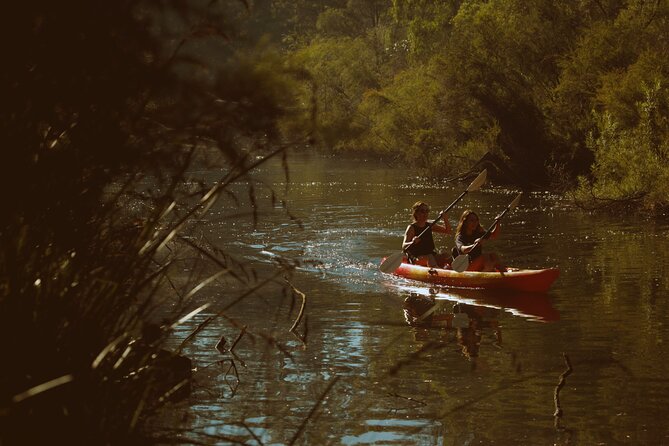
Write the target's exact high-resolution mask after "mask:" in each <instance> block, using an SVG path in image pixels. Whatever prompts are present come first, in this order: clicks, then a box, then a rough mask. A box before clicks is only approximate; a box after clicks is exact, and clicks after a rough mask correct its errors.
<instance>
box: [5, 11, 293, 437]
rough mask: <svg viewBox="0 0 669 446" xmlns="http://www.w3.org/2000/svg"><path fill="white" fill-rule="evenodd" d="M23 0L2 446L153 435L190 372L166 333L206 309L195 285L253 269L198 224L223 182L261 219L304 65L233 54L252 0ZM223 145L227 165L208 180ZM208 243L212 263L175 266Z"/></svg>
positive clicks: (10, 51)
mask: <svg viewBox="0 0 669 446" xmlns="http://www.w3.org/2000/svg"><path fill="white" fill-rule="evenodd" d="M200 5H201V6H200ZM12 8H13V10H12V11H10V12H11V13H7V14H4V19H3V20H2V25H3V26H2V27H0V33H1V34H2V35H0V42H2V43H0V45H1V46H2V50H3V54H4V55H6V57H7V58H8V59H9V62H10V63H8V64H5V66H6V67H7V68H6V69H4V70H3V72H2V73H1V74H0V79H1V82H0V96H1V97H2V98H3V100H2V101H1V102H0V141H1V143H2V145H3V147H2V151H1V152H0V166H1V168H2V175H0V194H1V200H0V203H1V205H2V212H1V213H0V351H1V352H2V356H3V358H2V364H3V367H2V369H3V370H2V373H1V374H0V444H38V443H46V442H49V443H53V442H56V441H66V442H67V443H69V444H98V443H99V444H117V443H123V444H128V443H133V442H145V441H146V439H147V435H148V433H147V432H146V431H145V430H144V424H143V422H144V420H146V418H147V416H149V415H151V414H152V413H155V411H156V410H158V409H159V408H160V407H161V405H163V404H164V403H165V401H167V400H169V399H170V398H171V397H174V396H175V395H177V394H179V393H180V392H184V391H186V390H187V388H188V386H189V373H190V364H189V361H188V360H187V358H182V357H180V356H178V355H175V354H172V353H169V352H167V351H165V350H164V349H163V345H164V342H165V339H166V338H167V336H169V334H170V331H171V329H172V328H173V327H174V326H175V324H177V323H179V321H180V320H182V319H183V318H184V317H185V316H187V315H189V314H190V315H192V314H194V313H195V312H197V311H199V310H201V309H202V307H199V308H198V307H197V306H196V305H195V304H194V303H193V302H192V299H191V298H192V296H193V295H194V294H195V293H196V292H197V291H198V290H199V289H200V288H201V285H206V284H209V283H212V282H213V281H214V280H216V279H217V278H219V277H221V276H223V275H228V276H229V277H232V278H233V280H236V281H239V282H240V283H242V284H248V282H252V281H253V276H252V275H248V276H245V275H243V274H235V271H239V268H242V267H243V265H238V264H235V263H234V261H233V260H232V257H231V256H229V255H228V254H227V252H226V249H225V247H215V248H216V249H211V247H210V249H208V248H207V247H204V246H200V245H197V244H194V243H192V241H189V239H188V238H184V237H182V235H183V234H184V233H187V231H189V230H190V229H191V228H192V225H193V224H194V223H195V222H196V220H197V219H198V218H199V217H201V216H202V215H203V214H204V213H206V211H207V210H208V209H209V207H210V206H211V205H213V203H214V202H215V201H216V200H217V199H218V198H219V197H221V196H225V197H227V198H228V199H230V200H232V201H233V202H234V201H235V200H237V202H238V203H243V202H246V203H247V204H246V205H240V206H247V208H246V212H248V214H249V215H251V216H255V215H256V213H257V208H258V203H257V201H256V200H255V192H254V189H253V184H254V182H253V180H252V177H251V174H252V172H253V168H254V167H255V166H257V165H258V164H259V163H262V162H264V161H265V160H267V159H269V158H271V157H275V156H285V150H286V148H287V147H288V146H289V145H288V144H286V143H285V141H284V142H281V141H282V135H281V131H280V125H279V122H280V120H281V119H283V118H285V117H286V115H287V114H289V111H290V113H301V111H300V110H299V107H295V106H294V104H292V103H291V102H290V101H291V95H290V91H291V85H290V80H291V78H292V77H293V76H294V74H295V73H288V72H287V71H286V70H285V69H284V68H282V67H281V66H280V65H279V64H278V60H276V59H273V58H271V57H266V56H267V54H266V53H263V54H260V55H258V58H257V59H251V58H250V57H248V56H246V57H245V58H244V59H240V58H238V57H236V56H235V48H234V45H233V44H232V43H231V41H230V38H229V36H230V35H231V34H232V33H233V29H232V28H230V26H229V25H228V24H226V23H229V19H230V17H233V18H234V17H241V14H243V13H245V11H244V10H243V8H244V2H237V3H235V2H232V3H229V4H225V3H223V4H221V3H211V4H206V3H204V2H203V3H202V4H200V3H198V2H173V3H172V4H171V5H170V6H169V7H168V6H163V5H160V4H151V5H148V4H144V3H142V2H135V1H119V2H102V1H92V2H91V1H83V0H81V1H77V0H70V1H66V2H57V3H53V2H46V1H33V2H30V1H29V2H26V3H22V4H20V5H13V7H12ZM240 8H241V9H240ZM224 18H225V20H224ZM224 24H225V25H224ZM222 25H224V26H225V28H221V26H222ZM222 36H224V37H225V38H223V37H222ZM212 55H215V57H212ZM258 60H262V64H260V63H256V61H258ZM212 153H214V154H215V155H216V156H215V157H214V159H215V161H216V163H217V164H216V168H218V169H219V170H220V173H221V174H220V178H219V179H218V180H217V181H214V182H210V183H207V182H206V181H204V180H202V179H194V178H192V176H191V175H190V174H189V173H188V172H189V169H190V168H191V167H192V166H193V165H194V163H198V165H203V163H206V162H207V160H208V159H211V158H212V157H211V155H212ZM207 167H208V168H213V166H212V165H211V164H209V165H207ZM239 181H244V182H246V183H247V184H250V186H249V189H248V190H247V198H246V200H240V199H239V198H238V197H237V196H236V195H235V193H234V192H233V191H232V189H231V185H233V184H235V183H236V182H239ZM194 253H197V254H198V255H197V257H202V258H204V259H205V260H206V265H199V264H191V266H192V268H193V269H194V270H196V271H197V273H196V274H193V275H188V276H183V275H179V274H177V273H176V272H177V269H176V268H175V266H176V265H180V264H181V263H183V262H191V263H192V262H193V260H192V259H193V258H194V257H196V256H194V255H193V254H194ZM284 267H288V268H289V267H290V266H289V265H284ZM167 303H168V304H169V305H167Z"/></svg>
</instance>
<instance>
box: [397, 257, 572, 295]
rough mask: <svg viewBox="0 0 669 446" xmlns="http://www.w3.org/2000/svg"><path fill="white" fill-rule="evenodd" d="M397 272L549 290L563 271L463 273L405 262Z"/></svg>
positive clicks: (453, 283)
mask: <svg viewBox="0 0 669 446" xmlns="http://www.w3.org/2000/svg"><path fill="white" fill-rule="evenodd" d="M393 274H395V275H396V276H400V277H404V278H406V279H411V280H418V281H421V282H427V283H433V284H435V285H444V286H448V287H455V288H478V289H486V290H514V291H528V292H546V291H548V289H549V288H550V287H551V285H552V284H553V282H555V280H556V279H557V278H558V276H559V275H560V270H559V269H558V268H545V269H521V268H507V271H504V272H499V271H493V272H481V271H464V272H461V273H459V272H457V271H453V270H451V269H442V268H433V267H428V266H422V265H413V264H410V263H402V264H401V265H400V266H399V267H398V268H397V269H396V270H395V271H394V272H393Z"/></svg>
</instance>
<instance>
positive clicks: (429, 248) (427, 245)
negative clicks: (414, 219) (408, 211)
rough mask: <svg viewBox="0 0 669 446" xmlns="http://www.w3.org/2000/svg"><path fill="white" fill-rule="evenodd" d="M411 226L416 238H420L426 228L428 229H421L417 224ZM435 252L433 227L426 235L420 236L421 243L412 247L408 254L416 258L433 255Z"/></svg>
mask: <svg viewBox="0 0 669 446" xmlns="http://www.w3.org/2000/svg"><path fill="white" fill-rule="evenodd" d="M411 226H412V227H413V233H414V237H418V236H419V235H420V234H421V233H422V232H423V231H425V228H427V227H428V226H427V225H425V226H423V227H422V228H420V227H418V225H417V224H416V223H412V224H411ZM434 250H435V246H434V239H433V238H432V227H430V228H429V229H428V230H427V231H425V234H423V235H420V243H416V244H415V245H411V246H410V247H409V248H407V252H408V253H409V254H411V255H412V256H414V257H418V256H425V255H428V254H433V253H434Z"/></svg>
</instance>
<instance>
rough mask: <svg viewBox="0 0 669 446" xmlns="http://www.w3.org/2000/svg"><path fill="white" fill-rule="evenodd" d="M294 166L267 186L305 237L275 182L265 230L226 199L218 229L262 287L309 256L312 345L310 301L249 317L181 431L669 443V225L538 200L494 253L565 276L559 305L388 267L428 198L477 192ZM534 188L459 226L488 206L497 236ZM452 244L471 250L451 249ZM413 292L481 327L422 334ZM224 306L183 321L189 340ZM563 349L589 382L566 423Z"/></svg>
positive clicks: (276, 303)
mask: <svg viewBox="0 0 669 446" xmlns="http://www.w3.org/2000/svg"><path fill="white" fill-rule="evenodd" d="M278 164H279V163H272V164H271V165H267V166H263V167H262V170H261V172H260V177H261V178H262V179H263V181H264V182H265V184H267V185H269V186H271V187H273V188H275V189H276V191H278V192H280V193H284V194H285V198H286V199H287V202H288V206H289V212H290V213H291V214H292V215H294V216H295V217H297V218H299V219H300V220H301V222H302V225H303V226H302V228H300V227H299V226H298V224H296V223H294V222H292V221H291V220H290V219H289V218H288V217H287V216H286V214H285V213H284V212H283V210H282V209H281V207H280V206H274V207H272V205H271V204H269V202H270V200H269V192H268V191H267V190H265V189H263V188H261V187H256V191H257V194H258V198H257V199H258V202H259V203H260V210H261V212H260V213H259V220H258V223H257V225H255V226H254V224H253V220H252V218H251V217H250V216H248V217H245V218H242V219H239V218H237V219H235V220H229V219H226V218H225V215H226V212H227V211H229V209H232V208H233V207H234V206H233V205H232V204H231V203H228V202H226V201H225V200H223V199H222V200H221V202H220V203H219V204H218V205H217V206H218V207H215V208H213V209H212V210H211V213H210V215H209V216H208V217H207V219H206V221H205V225H204V228H203V229H202V231H203V236H204V237H206V238H207V240H209V241H212V242H215V243H216V244H218V245H220V246H221V247H224V248H225V249H227V250H228V252H232V253H234V254H235V255H237V256H238V257H239V258H241V259H246V260H252V261H254V262H255V263H256V267H257V270H258V272H259V275H260V277H262V276H263V274H265V275H266V274H268V273H269V271H271V267H272V265H274V263H275V262H276V260H277V259H278V258H287V259H293V260H299V261H300V262H301V263H300V267H299V268H298V270H297V272H296V274H295V275H294V276H293V277H292V278H291V279H290V280H291V283H292V284H293V285H294V286H295V287H296V288H298V289H299V290H301V291H302V292H304V293H305V295H306V296H307V306H306V318H305V320H304V321H303V323H302V325H301V326H300V327H299V330H298V331H299V332H300V333H301V334H306V343H303V342H302V341H301V340H300V339H299V338H298V337H297V336H296V335H294V334H292V333H290V332H289V331H288V329H289V328H290V326H291V325H292V323H293V321H294V319H295V318H296V316H297V312H298V310H299V302H297V301H296V302H291V299H290V297H289V296H285V295H284V294H282V293H281V292H280V290H279V289H278V287H267V288H263V289H262V290H261V291H259V292H257V293H255V294H254V295H253V296H251V297H249V298H248V299H245V300H244V301H242V302H240V303H239V304H237V305H235V306H234V307H233V308H232V309H231V310H230V311H229V312H228V313H226V316H227V318H221V319H219V320H217V321H216V323H215V324H212V325H210V326H209V327H208V328H207V329H206V330H204V331H203V332H202V333H200V335H199V337H198V339H197V341H196V342H193V343H191V344H189V345H188V346H187V349H186V351H185V353H186V354H187V355H189V356H190V357H191V358H193V360H194V363H195V364H196V366H197V368H198V371H197V372H196V374H195V383H194V392H193V394H192V396H191V397H190V399H189V401H188V403H187V404H189V405H190V408H189V410H188V416H187V417H186V418H185V421H184V420H181V421H180V422H181V423H182V424H185V425H186V426H187V428H188V429H192V431H194V432H200V433H202V432H205V433H206V434H207V435H209V436H210V440H211V442H212V443H216V442H218V443H220V444H226V443H228V442H234V441H239V442H240V443H244V444H265V445H267V444H289V443H290V442H291V441H292V439H293V438H294V437H295V436H296V435H297V439H296V441H295V444H345V445H367V444H407V445H414V444H415V445H491V444H495V445H498V444H499V445H506V444H509V445H521V444H522V445H524V444H528V445H534V444H537V445H548V444H558V445H567V444H583V445H619V444H634V445H636V444H644V445H645V444H648V445H661V444H669V428H668V427H667V426H668V425H667V422H666V420H667V419H669V374H668V372H669V370H668V369H669V361H667V360H666V359H665V358H666V356H667V353H669V352H668V349H669V347H668V341H669V325H668V321H669V305H668V302H667V297H668V295H669V293H668V291H669V280H668V279H667V276H666V275H665V274H664V271H666V270H667V268H668V267H669V239H668V237H667V234H668V233H669V232H668V231H669V226H668V225H667V224H665V223H657V222H647V221H643V220H638V219H634V218H631V217H615V218H614V217H606V216H601V215H596V216H595V215H590V214H588V213H585V212H582V211H579V210H576V209H571V208H570V207H569V206H568V205H567V204H566V203H564V202H562V201H560V200H559V199H558V198H556V197H555V196H553V195H551V194H548V193H531V194H526V196H524V197H523V200H522V201H521V205H520V206H519V208H518V209H516V210H515V211H514V212H513V213H509V214H508V215H507V216H506V217H505V218H504V220H503V226H502V234H501V236H500V238H499V239H498V240H497V241H494V242H491V243H489V244H487V245H486V249H487V250H495V251H497V252H499V253H501V254H502V255H503V257H504V258H505V259H506V261H507V262H508V264H510V265H513V266H518V267H528V268H539V267H548V266H558V267H559V268H560V269H561V276H560V278H559V279H558V281H557V282H556V283H555V285H554V287H553V288H552V290H551V291H550V292H549V293H547V294H539V295H536V294H534V295H532V294H518V293H516V294H512V295H509V294H507V295H498V294H494V293H485V292H481V291H464V290H454V289H447V288H434V287H432V288H430V287H428V286H426V285H425V284H421V283H418V282H412V281H408V280H403V279H399V278H396V277H393V276H388V275H384V274H382V273H380V272H379V270H378V264H379V262H380V260H381V258H382V257H385V256H388V255H390V254H392V253H394V252H397V250H398V249H399V245H400V241H401V237H402V234H403V233H404V229H405V228H406V225H407V224H408V223H409V208H410V206H411V205H412V204H413V202H415V201H416V200H425V201H427V202H428V203H429V204H430V205H431V207H432V211H431V216H432V217H434V216H435V215H436V214H437V213H438V212H439V210H441V209H443V208H445V207H446V206H447V205H448V204H450V203H451V201H453V200H454V199H455V198H456V197H457V196H458V195H459V194H460V193H461V192H462V190H464V188H466V186H467V184H449V183H446V182H444V181H428V180H425V179H419V178H414V177H411V176H409V175H408V174H407V172H406V171H404V170H402V169H399V168H395V169H392V168H389V167H388V166H385V165H384V164H381V163H377V162H372V161H366V162H364V161H360V160H356V161H350V160H342V159H334V158H322V157H316V156H312V157H308V156H302V155H301V156H293V157H292V161H291V170H290V180H291V182H290V185H289V189H288V191H287V192H285V191H286V179H285V177H284V175H283V172H282V170H281V167H280V166H279V165H278ZM217 176H219V174H218V173H216V172H212V173H211V177H212V178H216V177H217ZM241 191H243V189H241V188H240V195H243V192H241ZM516 193H517V191H512V190H505V189H502V188H499V187H491V186H490V185H489V184H488V185H485V186H484V187H483V188H482V190H481V191H478V192H472V193H471V194H468V195H467V196H466V197H465V198H464V199H463V200H462V201H461V202H460V204H458V205H457V206H456V207H455V208H454V209H453V211H452V212H451V213H450V215H449V216H448V218H449V221H450V222H451V225H452V226H455V224H456V223H457V218H458V216H459V215H460V213H461V212H462V211H463V210H464V209H466V208H473V209H475V210H477V211H478V213H479V215H480V217H481V221H482V223H483V225H484V226H486V225H487V224H489V222H490V221H491V220H492V219H493V218H494V216H495V215H497V214H498V213H499V212H500V211H501V210H502V209H503V208H504V207H505V206H506V205H508V203H509V202H510V201H511V200H512V199H513V198H514V196H515V194H516ZM435 239H436V242H437V245H438V247H440V248H444V249H450V247H451V246H452V237H450V236H449V237H444V236H442V235H440V234H437V235H435ZM651 259H652V261H650V260H651ZM232 289H233V288H232V287H231V286H230V284H229V283H225V282H217V283H216V284H215V285H213V286H211V287H210V288H209V289H208V290H207V291H206V292H202V293H201V294H200V295H198V297H197V298H198V299H201V300H202V302H205V301H206V300H208V299H211V298H214V299H215V302H216V305H219V306H220V307H222V306H224V305H225V304H227V303H229V302H230V301H231V300H232V299H234V297H235V295H234V294H232V293H231V290H232ZM410 296H414V297H416V296H423V297H428V296H432V297H434V298H435V299H436V301H437V302H438V303H439V305H440V307H439V309H438V310H437V312H435V314H437V315H438V314H441V315H444V316H447V315H449V314H452V313H453V311H454V307H455V308H456V309H459V310H462V309H466V310H467V312H468V313H469V314H471V315H476V317H477V318H479V320H480V323H479V326H478V328H477V329H475V330H472V329H469V328H457V329H456V328H417V327H411V326H409V325H408V323H407V321H406V316H405V312H404V307H403V303H404V301H405V299H407V298H408V297H410ZM216 305H214V306H212V308H210V310H208V311H209V312H208V313H207V312H205V313H202V314H200V315H198V316H197V317H195V318H193V319H192V320H190V321H188V322H187V323H186V324H184V325H183V326H180V327H179V328H178V330H177V332H176V333H175V342H178V341H179V340H181V339H183V338H185V337H186V336H187V335H188V334H189V333H190V332H191V331H193V330H194V329H195V328H196V327H197V325H198V324H199V323H201V322H202V321H203V320H205V318H206V317H208V316H210V315H212V314H214V313H215V312H216V311H217V308H216ZM220 307H219V308H220ZM472 317H474V316H472ZM242 326H247V330H248V334H247V335H245V336H243V337H242V338H241V339H240V341H239V343H238V344H237V345H236V347H235V349H234V355H230V354H228V355H226V356H222V355H221V354H220V353H219V352H218V351H217V350H216V349H215V348H214V346H215V345H216V343H217V342H218V341H219V339H220V338H221V336H224V337H225V338H226V340H228V343H229V342H231V341H232V340H234V339H235V338H236V337H237V335H238V333H239V330H240V327H242ZM270 340H271V341H270ZM228 345H229V344H228ZM277 345H278V346H280V348H279V347H278V346H277ZM563 353H564V354H566V355H567V356H568V358H569V359H570V362H571V365H572V369H573V370H572V373H571V374H570V375H569V376H568V377H567V378H566V385H565V386H564V387H563V388H562V390H561V392H560V403H561V407H562V410H563V413H564V414H563V416H562V418H560V419H557V418H556V417H554V410H555V405H554V400H553V396H554V391H555V388H556V386H557V384H558V381H559V379H560V375H561V374H562V373H563V372H565V370H566V368H567V365H566V362H565V358H564V356H563ZM233 364H234V369H233V368H232V365H233ZM335 379H336V380H337V381H336V383H335V384H334V385H333V386H332V388H330V389H329V392H327V394H326V390H328V386H329V385H330V384H331V383H332V382H333V381H332V380H335ZM316 406H318V407H317V408H316V410H313V409H314V407H316ZM312 411H313V413H312ZM305 420H307V421H306V423H305ZM302 426H303V430H302V431H301V432H299V431H300V429H301V427H302ZM298 433H299V435H298ZM187 438H189V436H188V435H186V436H185V437H184V441H187ZM193 438H195V437H193ZM199 438H201V437H199ZM223 439H227V440H223Z"/></svg>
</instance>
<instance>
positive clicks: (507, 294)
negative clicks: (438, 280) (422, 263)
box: [394, 284, 560, 322]
mask: <svg viewBox="0 0 669 446" xmlns="http://www.w3.org/2000/svg"><path fill="white" fill-rule="evenodd" d="M394 286H395V287H397V288H398V289H399V290H402V291H405V292H408V293H409V294H412V295H416V296H423V297H430V298H431V299H432V300H434V301H435V302H438V301H448V302H453V303H459V304H462V305H470V306H474V307H477V306H478V307H484V308H493V309H498V310H503V311H506V312H509V313H511V314H513V315H514V316H518V317H522V318H525V319H528V320H532V321H536V322H555V321H557V320H559V319H560V313H559V312H558V310H557V309H555V307H553V304H552V302H551V295H550V294H546V293H524V292H517V291H501V290H499V291H492V290H467V289H453V288H442V287H434V286H433V287H424V286H413V285H404V284H395V285H394Z"/></svg>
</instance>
